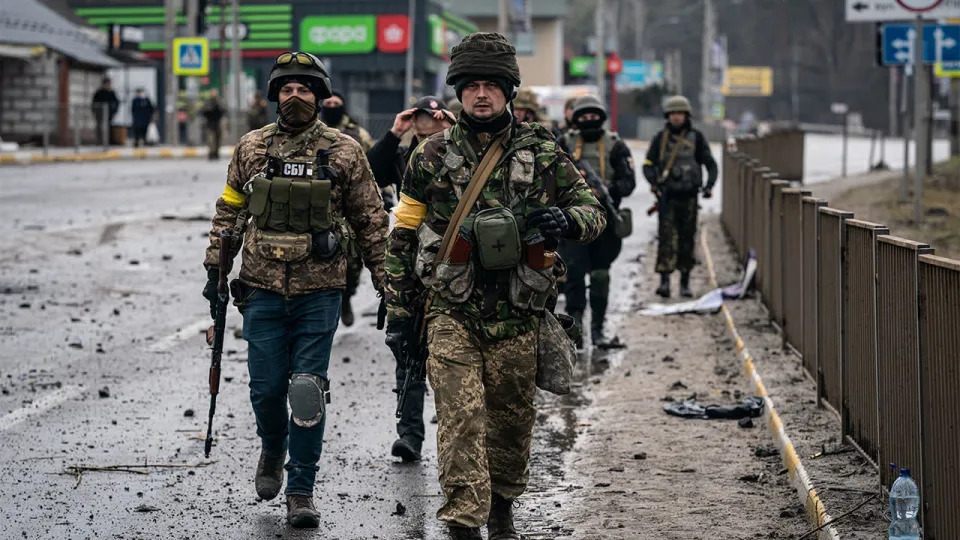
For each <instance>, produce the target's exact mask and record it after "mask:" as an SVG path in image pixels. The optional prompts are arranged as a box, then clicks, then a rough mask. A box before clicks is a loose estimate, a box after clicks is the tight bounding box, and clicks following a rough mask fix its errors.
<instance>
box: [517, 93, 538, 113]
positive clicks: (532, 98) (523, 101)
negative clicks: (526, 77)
mask: <svg viewBox="0 0 960 540" xmlns="http://www.w3.org/2000/svg"><path fill="white" fill-rule="evenodd" d="M513 108H514V109H527V110H530V111H534V112H536V111H538V110H539V109H540V98H539V97H538V96H537V93H536V92H534V91H533V90H531V89H529V88H521V89H519V90H517V97H515V98H513Z"/></svg>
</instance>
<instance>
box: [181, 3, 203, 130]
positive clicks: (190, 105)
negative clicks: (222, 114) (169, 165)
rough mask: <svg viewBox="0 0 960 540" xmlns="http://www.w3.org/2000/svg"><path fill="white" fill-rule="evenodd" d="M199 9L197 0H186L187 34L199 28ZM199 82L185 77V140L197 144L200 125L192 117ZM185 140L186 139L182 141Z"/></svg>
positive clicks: (195, 31) (194, 34) (195, 105)
mask: <svg viewBox="0 0 960 540" xmlns="http://www.w3.org/2000/svg"><path fill="white" fill-rule="evenodd" d="M199 11H200V6H199V5H198V0H187V35H189V36H191V37H196V36H197V34H198V33H199V31H200V29H199V28H197V15H198V12H199ZM198 90H199V84H198V81H197V78H196V77H187V141H189V142H190V144H197V142H198V141H199V140H200V130H199V129H198V128H199V127H200V126H199V125H198V124H197V122H196V119H195V118H193V111H195V110H197V93H198ZM184 142H186V141H184Z"/></svg>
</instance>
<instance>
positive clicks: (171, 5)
mask: <svg viewBox="0 0 960 540" xmlns="http://www.w3.org/2000/svg"><path fill="white" fill-rule="evenodd" d="M164 7H165V10H164V13H165V15H166V17H165V19H164V25H163V39H164V41H165V42H166V46H167V47H166V54H165V55H164V57H163V75H164V79H165V82H166V85H165V86H166V91H165V92H164V97H163V107H164V111H165V112H166V122H164V124H165V125H164V126H163V131H164V134H163V139H164V141H165V142H166V143H167V144H173V145H175V144H177V139H178V135H179V126H178V125H177V89H178V88H179V84H178V83H177V76H176V75H174V73H173V55H174V54H176V51H175V50H174V47H173V39H174V38H175V37H177V7H176V4H175V2H174V0H166V1H165V2H164Z"/></svg>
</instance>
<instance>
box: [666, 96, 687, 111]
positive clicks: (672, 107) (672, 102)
mask: <svg viewBox="0 0 960 540" xmlns="http://www.w3.org/2000/svg"><path fill="white" fill-rule="evenodd" d="M677 112H682V113H687V116H693V108H691V107H690V100H688V99H687V98H685V97H683V96H670V97H668V98H667V99H666V100H664V102H663V115H664V116H670V113H677Z"/></svg>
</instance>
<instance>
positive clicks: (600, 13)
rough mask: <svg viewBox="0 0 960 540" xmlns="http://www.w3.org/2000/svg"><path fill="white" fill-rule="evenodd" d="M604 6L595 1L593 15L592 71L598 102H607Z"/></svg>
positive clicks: (599, 0) (600, 2) (598, 0)
mask: <svg viewBox="0 0 960 540" xmlns="http://www.w3.org/2000/svg"><path fill="white" fill-rule="evenodd" d="M605 9H606V6H605V2H604V0H597V11H596V12H594V14H593V26H594V36H595V38H596V50H595V51H594V61H593V64H594V71H595V73H596V78H597V97H599V98H600V102H601V103H603V104H606V102H607V87H606V82H607V80H606V77H607V66H606V54H605V53H606V43H605V42H606V36H605V35H604V28H603V27H604V22H605V21H604V18H605V17H604V15H605V14H606V12H605Z"/></svg>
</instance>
